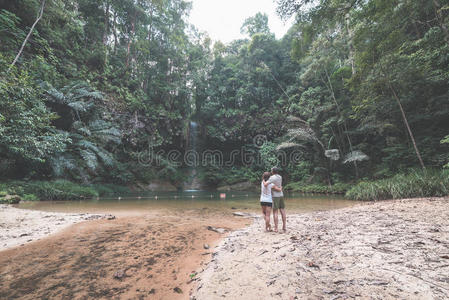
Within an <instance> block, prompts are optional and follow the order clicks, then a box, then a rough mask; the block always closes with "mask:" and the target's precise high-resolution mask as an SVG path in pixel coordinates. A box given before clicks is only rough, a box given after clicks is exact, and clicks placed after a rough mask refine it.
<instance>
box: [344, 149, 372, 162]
mask: <svg viewBox="0 0 449 300" xmlns="http://www.w3.org/2000/svg"><path fill="white" fill-rule="evenodd" d="M368 159H369V157H368V155H366V154H365V153H363V152H362V151H360V150H354V151H351V152H349V153H348V154H346V156H345V159H344V160H343V163H344V164H346V163H348V162H354V161H363V160H368Z"/></svg>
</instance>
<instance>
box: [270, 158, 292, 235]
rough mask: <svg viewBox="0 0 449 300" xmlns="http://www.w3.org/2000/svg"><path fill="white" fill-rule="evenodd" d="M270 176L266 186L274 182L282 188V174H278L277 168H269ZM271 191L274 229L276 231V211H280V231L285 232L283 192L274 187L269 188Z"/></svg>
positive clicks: (277, 222) (285, 217)
mask: <svg viewBox="0 0 449 300" xmlns="http://www.w3.org/2000/svg"><path fill="white" fill-rule="evenodd" d="M271 174H272V175H271V177H270V179H268V181H267V182H266V183H265V186H267V185H268V184H270V183H274V185H275V186H276V187H278V188H280V189H282V176H281V175H279V169H278V168H276V167H274V168H272V169H271ZM271 193H272V195H273V219H274V231H276V232H277V231H278V224H279V219H278V211H281V217H282V231H283V232H286V231H287V228H286V222H287V216H286V214H285V202H284V193H283V192H282V190H281V191H280V192H279V191H276V190H274V189H272V190H271Z"/></svg>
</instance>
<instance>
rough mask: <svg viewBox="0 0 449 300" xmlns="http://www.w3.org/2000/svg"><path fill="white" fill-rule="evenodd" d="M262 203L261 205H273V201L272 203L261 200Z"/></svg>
mask: <svg viewBox="0 0 449 300" xmlns="http://www.w3.org/2000/svg"><path fill="white" fill-rule="evenodd" d="M260 205H261V206H268V207H272V206H273V203H271V202H260Z"/></svg>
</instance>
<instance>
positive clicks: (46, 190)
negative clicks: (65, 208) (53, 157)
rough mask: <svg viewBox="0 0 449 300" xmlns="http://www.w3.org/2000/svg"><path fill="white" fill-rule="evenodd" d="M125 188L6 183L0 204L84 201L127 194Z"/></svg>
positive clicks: (57, 182) (56, 182)
mask: <svg viewBox="0 0 449 300" xmlns="http://www.w3.org/2000/svg"><path fill="white" fill-rule="evenodd" d="M130 192H131V191H130V190H129V189H128V188H127V187H122V186H117V185H113V184H89V185H83V184H78V183H74V182H70V181H68V180H54V181H17V180H15V181H7V182H3V183H1V184H0V203H18V202H19V201H21V200H24V201H36V200H86V199H92V198H97V197H112V196H118V195H124V194H129V193H130Z"/></svg>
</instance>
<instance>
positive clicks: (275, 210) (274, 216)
mask: <svg viewBox="0 0 449 300" xmlns="http://www.w3.org/2000/svg"><path fill="white" fill-rule="evenodd" d="M278 211H279V210H278V209H273V219H274V231H275V232H278V224H279V219H278Z"/></svg>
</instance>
